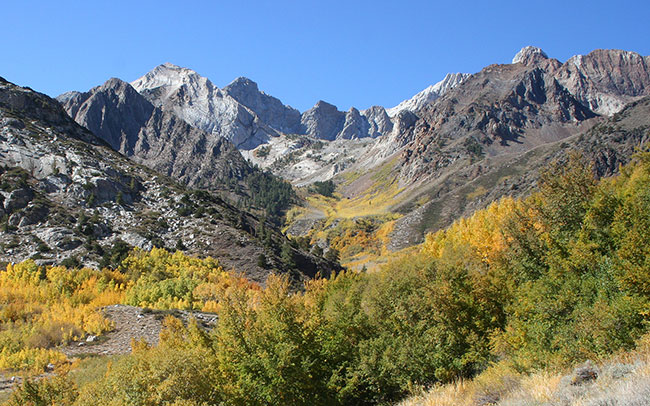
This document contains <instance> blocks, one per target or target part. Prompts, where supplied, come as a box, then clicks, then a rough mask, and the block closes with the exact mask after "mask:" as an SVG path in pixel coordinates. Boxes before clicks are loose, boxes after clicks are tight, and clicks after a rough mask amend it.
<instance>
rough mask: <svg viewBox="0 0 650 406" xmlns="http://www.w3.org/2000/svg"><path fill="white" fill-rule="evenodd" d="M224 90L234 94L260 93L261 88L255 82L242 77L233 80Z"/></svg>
mask: <svg viewBox="0 0 650 406" xmlns="http://www.w3.org/2000/svg"><path fill="white" fill-rule="evenodd" d="M223 90H225V91H227V92H229V93H234V92H247V93H250V92H259V88H258V87H257V83H255V82H254V81H253V80H251V79H249V78H247V77H244V76H240V77H238V78H237V79H235V80H233V81H232V82H230V84H229V85H228V86H226V87H224V88H223Z"/></svg>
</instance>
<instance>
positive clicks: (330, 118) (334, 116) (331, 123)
mask: <svg viewBox="0 0 650 406" xmlns="http://www.w3.org/2000/svg"><path fill="white" fill-rule="evenodd" d="M300 121H301V123H302V126H303V128H304V133H305V134H307V135H311V136H313V137H316V138H320V139H323V140H328V141H332V140H335V139H336V137H337V136H338V134H339V133H340V132H341V130H342V129H343V126H344V125H345V122H346V114H345V113H344V112H342V111H339V110H338V109H337V108H336V106H334V105H333V104H329V103H327V102H324V101H322V100H320V101H319V102H318V103H316V105H315V106H314V107H312V108H311V109H309V110H307V111H305V112H304V113H303V114H302V118H301V119H300Z"/></svg>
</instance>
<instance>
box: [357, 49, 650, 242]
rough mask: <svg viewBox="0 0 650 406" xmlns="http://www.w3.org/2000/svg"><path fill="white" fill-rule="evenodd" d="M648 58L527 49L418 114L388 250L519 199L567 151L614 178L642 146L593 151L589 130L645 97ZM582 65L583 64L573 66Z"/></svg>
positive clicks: (401, 170) (611, 143) (629, 140)
mask: <svg viewBox="0 0 650 406" xmlns="http://www.w3.org/2000/svg"><path fill="white" fill-rule="evenodd" d="M646 59H647V57H640V56H639V55H638V54H634V53H630V52H622V51H617V50H611V51H603V50H599V51H594V52H592V53H590V54H589V55H586V56H584V57H573V58H571V59H570V60H569V61H567V62H565V63H564V64H562V63H560V62H559V61H557V60H555V59H550V58H548V57H547V55H546V54H545V53H544V52H543V51H541V50H540V49H538V48H534V47H526V48H524V49H522V51H520V52H519V53H518V54H517V55H516V56H515V58H514V59H513V62H514V63H513V64H505V65H490V66H488V67H486V68H484V69H483V70H481V71H480V72H478V73H476V74H474V75H472V76H471V77H469V78H467V79H466V80H464V81H463V82H462V83H461V84H459V85H458V86H456V87H455V88H453V89H451V90H450V91H448V92H447V93H446V94H445V95H443V96H442V97H440V98H439V99H437V100H436V101H434V102H433V103H430V104H427V105H425V106H424V107H423V108H421V109H419V110H418V111H416V114H417V116H418V120H417V122H416V124H415V126H414V130H413V131H412V132H410V133H405V135H404V138H405V139H404V140H403V141H402V142H401V144H402V145H404V147H403V148H402V149H401V150H399V158H398V162H397V163H396V164H395V165H394V167H393V170H394V172H393V173H394V174H395V176H397V178H398V179H399V180H400V184H402V185H404V186H405V191H404V192H403V194H402V196H401V197H402V199H401V201H399V202H397V203H396V204H395V205H394V206H393V208H392V209H393V210H397V211H399V212H401V213H403V214H404V215H405V216H404V217H403V218H402V219H400V220H398V221H397V223H396V226H395V231H394V234H393V237H394V238H393V243H394V245H393V246H394V247H402V246H404V245H405V244H407V245H408V244H411V243H412V242H413V241H420V240H421V238H422V236H423V234H424V233H425V232H427V231H433V230H437V229H439V228H441V227H444V226H446V225H448V224H449V223H450V222H451V221H453V220H454V219H456V218H458V217H462V216H467V215H469V214H470V213H472V212H473V211H474V210H476V209H478V208H481V207H485V205H487V204H488V203H490V202H492V201H494V200H496V199H498V198H500V197H502V196H505V195H511V196H522V195H525V194H526V193H528V191H529V190H530V189H531V188H532V187H533V186H534V185H535V182H536V179H537V175H538V173H539V170H540V169H541V168H543V167H544V166H545V165H547V164H548V163H549V162H550V161H551V160H553V159H563V156H564V155H566V153H567V151H568V150H570V149H577V150H579V151H583V152H585V153H588V155H589V156H590V157H591V158H593V159H595V160H596V162H598V165H600V166H602V168H599V173H608V174H611V173H614V172H615V171H616V169H617V164H618V163H620V162H626V161H627V160H628V159H629V156H630V154H631V153H632V151H633V149H634V147H635V146H638V145H640V143H641V142H642V140H641V139H639V137H635V136H631V135H630V134H631V133H630V132H626V133H625V136H624V137H623V138H622V139H619V141H615V140H616V139H617V138H616V137H614V138H605V139H601V140H600V141H599V143H600V144H599V145H600V146H599V147H598V148H597V150H598V151H596V150H594V149H593V148H591V147H589V145H591V143H593V142H594V140H593V136H594V135H593V134H594V133H592V132H590V131H589V130H590V128H591V127H593V126H595V125H599V123H602V122H603V121H604V120H606V117H603V116H601V115H600V114H599V113H598V112H600V113H604V112H619V111H620V110H621V108H622V107H620V106H624V105H625V103H626V102H629V101H634V100H638V99H639V98H641V97H643V96H644V95H650V87H648V86H647V78H648V73H649V70H648V64H647V63H646ZM578 60H582V61H588V62H585V63H584V64H583V65H581V67H580V68H577V64H576V61H578ZM596 67H600V68H598V69H597V68H596ZM605 67H607V68H606V69H609V70H610V71H611V73H610V74H609V75H608V74H606V73H605ZM576 78H579V79H576ZM644 100H645V99H644ZM604 101H606V102H607V103H604ZM592 107H593V108H594V109H595V110H596V111H594V110H592V109H591V108H592ZM635 116H640V117H643V115H642V114H635ZM614 117H616V115H614ZM637 119H638V117H637ZM644 125H647V123H646V124H644ZM599 128H600V127H599ZM642 128H643V126H641V127H639V128H637V129H636V130H634V131H642V130H641V129H642ZM619 138H620V137H619ZM396 142H399V139H397V140H396ZM558 150H559V151H561V153H559V152H558ZM558 154H559V155H558ZM603 154H605V155H603ZM607 155H609V156H607ZM608 162H609V163H608ZM349 187H351V188H352V187H355V185H351V186H349ZM418 201H419V202H420V203H419V205H416V204H415V202H418ZM422 202H426V203H424V204H423V203H422Z"/></svg>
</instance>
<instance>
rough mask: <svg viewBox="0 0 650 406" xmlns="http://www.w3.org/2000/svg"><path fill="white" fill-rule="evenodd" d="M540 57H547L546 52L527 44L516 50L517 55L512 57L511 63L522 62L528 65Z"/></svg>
mask: <svg viewBox="0 0 650 406" xmlns="http://www.w3.org/2000/svg"><path fill="white" fill-rule="evenodd" d="M540 59H548V55H546V52H544V51H542V49H541V48H538V47H534V46H530V45H529V46H525V47H523V48H521V50H520V51H519V52H517V55H515V57H514V58H512V63H513V64H514V63H522V64H524V65H529V64H530V63H531V62H536V61H539V60H540Z"/></svg>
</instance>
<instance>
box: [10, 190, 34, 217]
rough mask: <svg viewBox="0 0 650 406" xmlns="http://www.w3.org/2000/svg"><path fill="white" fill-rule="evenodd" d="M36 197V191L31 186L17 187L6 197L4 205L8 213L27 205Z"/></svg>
mask: <svg viewBox="0 0 650 406" xmlns="http://www.w3.org/2000/svg"><path fill="white" fill-rule="evenodd" d="M33 198H34V192H33V191H32V190H31V189H29V188H21V189H16V190H14V191H12V192H11V193H9V195H8V196H7V197H6V198H5V201H4V206H5V211H6V212H7V213H13V212H14V211H16V210H20V209H23V208H25V207H27V205H28V204H29V202H30V201H31V200H32V199H33Z"/></svg>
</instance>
